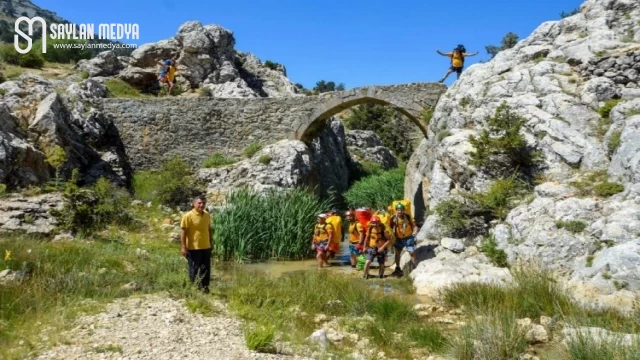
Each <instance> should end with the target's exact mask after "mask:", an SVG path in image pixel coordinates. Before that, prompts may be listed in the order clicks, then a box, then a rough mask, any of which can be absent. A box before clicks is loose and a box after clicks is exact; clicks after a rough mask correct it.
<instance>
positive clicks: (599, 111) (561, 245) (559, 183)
mask: <svg viewBox="0 0 640 360" xmlns="http://www.w3.org/2000/svg"><path fill="white" fill-rule="evenodd" d="M638 61H640V3H638V2H637V1H632V0H587V1H585V2H584V3H583V4H582V6H581V7H580V12H579V13H578V14H576V15H573V16H570V17H567V18H564V19H562V20H558V21H549V22H545V23H543V24H541V25H540V26H539V27H538V28H537V29H536V30H535V31H533V33H532V34H530V36H528V37H527V38H526V39H524V40H522V41H520V42H518V43H517V44H516V45H515V46H514V47H513V48H511V49H508V50H504V51H501V52H499V53H498V54H497V55H496V56H495V57H494V58H493V59H492V60H490V61H488V62H486V63H481V64H474V65H471V66H469V67H468V68H467V69H466V70H465V71H464V73H463V74H462V75H461V77H460V79H459V80H457V81H456V82H455V84H454V85H453V86H452V87H451V88H449V90H448V91H447V92H446V93H445V94H444V95H443V96H442V97H441V98H440V101H439V102H438V105H437V106H436V108H435V110H434V114H433V117H432V119H431V121H430V124H429V135H430V136H429V139H428V140H423V142H422V144H420V147H419V148H418V151H416V153H415V154H414V155H413V156H412V158H411V160H410V161H409V163H408V165H407V173H406V180H405V181H406V183H405V185H406V186H405V197H406V198H409V199H412V200H413V202H414V206H415V208H416V212H419V211H428V210H431V211H432V210H433V209H434V207H435V205H437V204H438V203H440V202H441V201H443V200H447V199H449V198H451V197H452V196H453V195H454V194H455V192H456V191H457V190H466V191H474V192H480V191H484V190H486V189H487V186H488V184H490V182H491V181H492V180H493V179H492V177H491V176H488V175H487V174H485V173H484V171H483V169H477V168H474V167H473V166H470V165H469V163H468V152H469V151H470V150H473V149H472V146H471V144H470V143H469V142H468V138H469V135H472V134H478V133H479V132H480V131H481V130H482V129H483V128H486V117H487V116H492V115H494V113H495V110H496V109H497V107H498V106H499V105H500V104H502V103H506V104H507V105H509V106H510V108H511V109H512V110H513V111H515V112H516V113H517V114H518V115H520V116H522V117H523V118H524V119H525V124H524V126H523V128H522V130H521V132H522V134H523V135H524V138H525V140H526V141H527V143H528V144H529V146H531V147H532V148H533V149H537V150H539V151H540V153H541V155H542V159H543V164H542V165H541V166H540V169H539V174H538V176H539V179H541V180H542V181H540V182H538V183H536V185H537V186H536V187H535V189H534V191H533V194H531V195H530V196H529V197H528V198H527V199H526V201H525V200H523V201H521V202H520V203H519V205H518V204H516V205H517V206H516V207H515V208H514V209H512V210H511V211H510V212H509V214H508V215H507V216H506V218H505V220H504V222H503V223H500V224H498V223H497V222H496V223H491V224H489V223H487V224H485V225H486V226H488V228H489V229H490V233H491V234H492V235H493V237H494V238H495V240H496V242H497V244H498V247H499V248H500V249H503V250H504V251H505V252H506V254H507V257H508V261H509V262H510V263H512V264H513V263H515V262H516V261H518V260H526V259H530V260H535V261H537V262H538V263H540V264H541V265H542V266H545V267H548V268H551V269H554V270H556V271H557V272H558V274H560V275H561V276H562V277H563V279H564V280H565V281H567V282H570V283H571V285H572V287H573V289H574V290H575V293H576V294H579V295H580V296H581V297H582V298H583V299H585V300H587V301H589V302H592V303H593V302H599V303H602V304H603V305H606V304H611V305H614V306H618V307H620V308H629V307H630V306H631V305H630V304H632V302H633V299H634V298H637V297H638V294H640V287H638V283H637V279H636V277H635V275H632V274H633V273H634V271H635V273H637V269H638V268H639V267H640V259H638V258H637V256H636V255H637V249H636V248H635V247H634V246H637V244H638V235H639V234H640V231H638V225H639V223H638V222H639V221H640V217H638V211H639V210H640V209H638V206H639V204H640V197H638V195H637V194H638V190H639V189H640V175H639V174H640V155H638V154H640V148H639V146H640V145H638V144H640V128H639V126H640V125H639V124H640V115H639V114H640V91H638V89H639V88H640V82H639V81H640V76H639V73H640V68H638V63H639V62H638ZM605 105H606V106H605ZM605 109H610V113H609V112H608V111H605ZM445 132H447V133H446V134H445ZM438 135H440V136H438ZM445 135H448V136H445ZM590 174H599V175H598V176H599V178H598V179H599V180H597V181H596V182H593V181H592V182H591V183H590V182H589V181H591V180H585V179H588V178H589V175H590ZM606 181H610V182H617V183H619V184H620V185H622V186H623V188H624V190H623V191H622V192H620V193H616V192H615V191H614V192H613V194H604V193H602V194H600V195H598V193H597V192H595V191H592V190H591V188H592V187H593V186H596V185H598V184H601V185H602V184H603V185H602V186H604V185H607V184H606ZM580 186H583V188H580ZM584 186H588V187H590V188H589V189H588V190H586V191H585V189H584ZM567 224H568V225H567ZM420 235H421V236H422V237H420ZM446 235H447V234H446V233H445V232H443V229H442V228H441V226H440V225H439V221H438V217H437V215H435V214H434V215H431V216H429V217H427V219H426V221H425V224H424V225H423V228H422V229H421V231H420V234H419V240H421V241H440V240H441V239H442V238H443V237H446ZM444 245H447V246H450V245H451V241H450V240H446V241H445V240H443V241H442V246H444ZM448 252H449V253H450V251H448ZM465 252H466V250H465ZM465 252H463V253H462V254H464V253H465ZM449 256H451V255H449ZM436 259H437V258H436ZM432 261H433V259H429V260H425V261H423V262H425V263H428V262H432ZM587 263H588V264H589V265H588V266H587ZM431 266H432V265H422V263H420V265H419V266H418V268H417V269H416V270H415V271H414V273H415V275H414V274H413V273H412V275H411V276H412V277H414V279H420V278H422V277H424V278H425V279H426V278H428V276H426V275H425V274H426V273H427V271H429V273H430V274H432V271H431V270H427V269H429V268H431ZM433 266H435V265H433ZM459 268H460V269H461V270H458V269H457V267H452V270H451V271H454V272H455V271H457V274H458V275H453V274H449V275H448V276H449V277H450V278H451V279H454V278H455V279H463V278H464V275H465V274H467V273H468V272H465V271H464V270H463V269H465V267H464V266H460V267H459ZM603 273H606V275H605V277H607V278H608V280H607V279H603V278H602V274H603ZM417 283H418V281H416V284H417ZM425 283H426V282H425ZM425 286H426V285H425ZM419 291H420V290H419Z"/></svg>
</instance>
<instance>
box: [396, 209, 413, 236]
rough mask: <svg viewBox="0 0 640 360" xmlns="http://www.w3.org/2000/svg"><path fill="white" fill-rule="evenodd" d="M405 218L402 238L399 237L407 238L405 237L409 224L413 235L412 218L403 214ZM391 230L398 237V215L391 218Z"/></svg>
mask: <svg viewBox="0 0 640 360" xmlns="http://www.w3.org/2000/svg"><path fill="white" fill-rule="evenodd" d="M403 217H404V218H405V221H403V222H402V232H401V234H402V236H399V237H401V238H404V237H407V236H405V234H406V233H407V224H409V226H411V227H410V230H411V233H413V221H412V220H411V216H409V214H403ZM391 229H392V230H393V233H394V235H395V236H398V215H397V214H396V215H393V216H392V217H391Z"/></svg>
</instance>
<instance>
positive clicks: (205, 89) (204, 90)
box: [198, 87, 213, 97]
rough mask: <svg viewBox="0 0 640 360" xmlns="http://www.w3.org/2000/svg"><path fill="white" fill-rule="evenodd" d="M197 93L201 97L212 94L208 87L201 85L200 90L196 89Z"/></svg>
mask: <svg viewBox="0 0 640 360" xmlns="http://www.w3.org/2000/svg"><path fill="white" fill-rule="evenodd" d="M198 93H199V94H200V96H201V97H211V96H212V95H213V94H212V93H211V89H210V88H208V87H201V88H200V90H198Z"/></svg>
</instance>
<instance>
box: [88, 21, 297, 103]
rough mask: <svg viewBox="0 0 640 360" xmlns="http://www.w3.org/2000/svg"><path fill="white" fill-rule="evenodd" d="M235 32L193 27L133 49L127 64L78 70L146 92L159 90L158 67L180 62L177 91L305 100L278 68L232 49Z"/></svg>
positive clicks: (109, 61)
mask: <svg viewBox="0 0 640 360" xmlns="http://www.w3.org/2000/svg"><path fill="white" fill-rule="evenodd" d="M235 42H236V41H235V38H234V36H233V32H232V31H230V30H228V29H225V28H223V27H222V26H219V25H202V24H201V23H199V22H197V21H189V22H186V23H184V24H182V25H181V26H180V28H179V29H178V32H177V34H176V35H175V36H173V37H172V38H170V39H166V40H161V41H158V42H156V43H149V44H144V45H142V46H140V47H138V48H137V49H135V50H134V51H133V52H132V53H131V56H130V57H129V58H128V59H126V61H124V59H119V58H117V57H116V56H115V54H112V52H105V53H101V54H100V55H99V57H97V58H94V59H91V60H85V61H82V62H80V63H79V64H78V66H77V68H78V69H81V70H84V71H87V72H88V73H89V76H113V75H115V76H117V77H118V78H119V79H122V80H124V81H126V82H127V83H129V84H131V85H132V86H134V87H136V88H138V89H141V90H143V91H149V92H156V91H158V89H159V83H158V80H157V78H158V76H159V73H160V65H159V63H160V62H162V61H164V60H169V59H175V60H176V67H177V72H176V78H177V82H176V83H177V84H178V85H177V86H180V87H182V88H183V89H184V90H188V89H194V88H205V89H207V90H208V93H209V94H210V95H211V96H213V97H220V98H253V97H288V96H303V95H302V94H299V92H298V89H297V88H296V87H295V85H294V84H293V83H292V82H291V81H290V80H289V79H288V78H287V74H286V69H285V68H284V67H283V66H282V65H279V66H277V67H275V68H274V67H273V66H271V67H267V66H266V65H265V64H264V63H262V61H260V59H258V58H257V57H256V56H254V55H252V54H249V53H241V52H238V51H236V50H235V49H234V46H235Z"/></svg>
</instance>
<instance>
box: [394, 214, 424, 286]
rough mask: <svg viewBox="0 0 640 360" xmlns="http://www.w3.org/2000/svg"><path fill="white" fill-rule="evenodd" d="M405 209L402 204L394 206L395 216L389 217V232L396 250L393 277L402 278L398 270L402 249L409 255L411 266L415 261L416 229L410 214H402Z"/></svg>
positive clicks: (400, 271)
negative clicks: (394, 240) (393, 239)
mask: <svg viewBox="0 0 640 360" xmlns="http://www.w3.org/2000/svg"><path fill="white" fill-rule="evenodd" d="M404 210H405V208H404V205H403V204H397V205H396V214H395V215H393V216H392V217H391V231H392V232H393V235H395V237H396V242H395V244H394V248H395V249H396V255H395V260H396V269H395V270H394V272H393V275H397V276H402V275H403V274H402V270H401V269H400V255H401V254H402V249H403V248H405V247H406V248H407V252H408V253H409V255H411V264H412V265H413V267H415V265H416V263H417V261H416V253H415V250H416V248H415V246H416V238H415V236H416V234H417V233H418V227H417V226H416V223H415V221H414V220H413V218H412V217H411V215H410V214H407V213H405V212H404Z"/></svg>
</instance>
